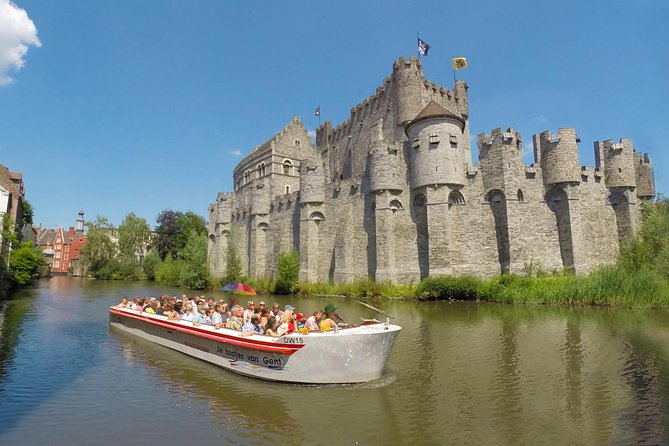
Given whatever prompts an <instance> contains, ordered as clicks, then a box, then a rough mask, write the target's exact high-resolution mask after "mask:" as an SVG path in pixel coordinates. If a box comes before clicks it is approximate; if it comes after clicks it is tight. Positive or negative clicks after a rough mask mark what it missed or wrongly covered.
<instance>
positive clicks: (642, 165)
mask: <svg viewBox="0 0 669 446" xmlns="http://www.w3.org/2000/svg"><path fill="white" fill-rule="evenodd" d="M634 165H635V166H636V186H637V187H636V195H637V197H639V198H641V199H643V200H650V199H652V198H653V197H654V196H655V175H654V173H653V163H652V162H651V160H650V156H649V155H648V154H647V153H644V154H643V155H642V154H640V153H635V154H634Z"/></svg>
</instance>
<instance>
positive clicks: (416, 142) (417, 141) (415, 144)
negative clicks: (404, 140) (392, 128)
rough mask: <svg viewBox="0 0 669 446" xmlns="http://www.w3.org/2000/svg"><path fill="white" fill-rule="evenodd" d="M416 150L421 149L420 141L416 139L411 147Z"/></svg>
mask: <svg viewBox="0 0 669 446" xmlns="http://www.w3.org/2000/svg"><path fill="white" fill-rule="evenodd" d="M411 147H413V148H414V149H417V148H419V147H420V139H418V138H416V139H414V140H413V144H412V145H411Z"/></svg>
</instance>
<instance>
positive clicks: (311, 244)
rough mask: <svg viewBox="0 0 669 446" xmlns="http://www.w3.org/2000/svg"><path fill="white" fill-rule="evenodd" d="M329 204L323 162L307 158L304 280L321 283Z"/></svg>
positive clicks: (302, 253) (302, 170)
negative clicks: (326, 195) (327, 203)
mask: <svg viewBox="0 0 669 446" xmlns="http://www.w3.org/2000/svg"><path fill="white" fill-rule="evenodd" d="M324 201H325V176H324V168H323V162H322V161H321V160H317V159H311V158H307V159H304V160H302V164H301V168H300V278H301V279H302V280H306V281H311V282H315V281H318V280H319V277H318V271H319V270H320V265H319V257H320V255H321V254H322V253H321V240H320V234H321V231H322V229H323V228H322V226H323V225H327V223H326V222H325V221H324V220H325V215H324V213H323V212H324V210H323V209H322V204H323V202H324Z"/></svg>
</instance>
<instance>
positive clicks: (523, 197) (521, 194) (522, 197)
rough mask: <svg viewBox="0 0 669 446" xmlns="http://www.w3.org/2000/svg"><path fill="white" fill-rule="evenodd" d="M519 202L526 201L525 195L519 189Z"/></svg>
mask: <svg viewBox="0 0 669 446" xmlns="http://www.w3.org/2000/svg"><path fill="white" fill-rule="evenodd" d="M517 197H518V201H525V196H524V195H523V191H522V190H520V189H518V195H517Z"/></svg>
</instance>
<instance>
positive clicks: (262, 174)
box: [260, 163, 267, 177]
mask: <svg viewBox="0 0 669 446" xmlns="http://www.w3.org/2000/svg"><path fill="white" fill-rule="evenodd" d="M266 174H267V169H266V168H265V163H261V164H260V175H261V176H263V177H264V176H265V175H266Z"/></svg>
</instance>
